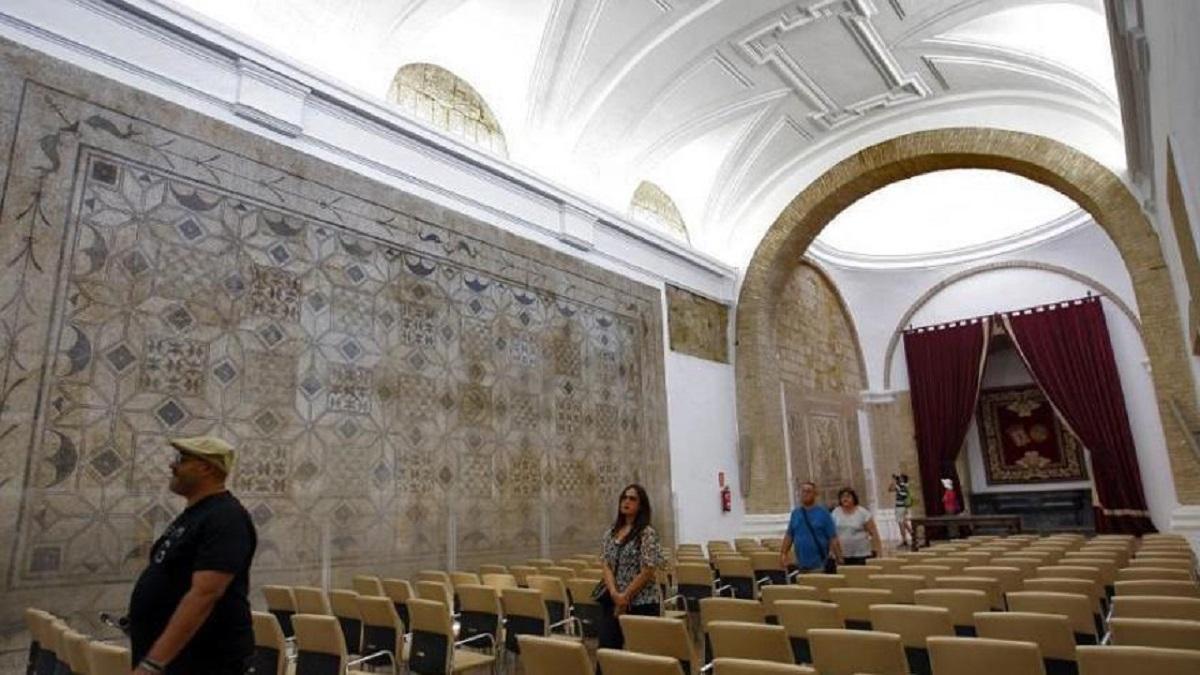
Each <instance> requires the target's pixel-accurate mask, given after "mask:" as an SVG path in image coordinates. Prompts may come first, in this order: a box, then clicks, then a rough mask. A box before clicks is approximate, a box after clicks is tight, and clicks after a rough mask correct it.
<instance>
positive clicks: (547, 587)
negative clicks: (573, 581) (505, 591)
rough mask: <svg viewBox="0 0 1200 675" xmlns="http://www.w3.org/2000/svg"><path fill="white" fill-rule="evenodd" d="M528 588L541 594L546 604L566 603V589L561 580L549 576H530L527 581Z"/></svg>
mask: <svg viewBox="0 0 1200 675" xmlns="http://www.w3.org/2000/svg"><path fill="white" fill-rule="evenodd" d="M527 581H528V583H529V587H530V588H532V589H534V590H537V591H541V592H542V599H543V600H544V601H546V602H561V603H567V602H568V599H567V587H566V584H564V583H563V580H562V579H560V578H558V577H555V576H550V575H543V574H531V575H529V578H528V579H527Z"/></svg>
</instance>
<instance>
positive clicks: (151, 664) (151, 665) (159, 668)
mask: <svg viewBox="0 0 1200 675" xmlns="http://www.w3.org/2000/svg"><path fill="white" fill-rule="evenodd" d="M138 668H141V669H142V670H148V671H150V672H152V673H161V672H163V671H164V670H166V666H164V665H163V664H161V663H158V662H157V661H151V660H150V659H142V662H141V663H139V664H138Z"/></svg>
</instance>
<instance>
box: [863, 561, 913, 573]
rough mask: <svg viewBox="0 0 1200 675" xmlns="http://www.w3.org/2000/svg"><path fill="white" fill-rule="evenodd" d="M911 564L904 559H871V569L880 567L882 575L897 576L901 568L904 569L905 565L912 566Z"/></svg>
mask: <svg viewBox="0 0 1200 675" xmlns="http://www.w3.org/2000/svg"><path fill="white" fill-rule="evenodd" d="M912 564H913V562H912V561H911V560H905V559H904V558H872V559H871V566H872V567H882V568H883V573H884V574H899V573H900V568H901V567H904V566H905V565H912Z"/></svg>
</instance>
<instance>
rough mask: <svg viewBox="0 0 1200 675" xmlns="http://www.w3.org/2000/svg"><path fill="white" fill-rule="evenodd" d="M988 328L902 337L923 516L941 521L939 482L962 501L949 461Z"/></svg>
mask: <svg viewBox="0 0 1200 675" xmlns="http://www.w3.org/2000/svg"><path fill="white" fill-rule="evenodd" d="M990 337H991V322H990V320H988V319H976V320H972V321H969V322H962V323H958V324H950V325H946V326H931V327H929V328H920V329H917V330H911V331H907V332H906V333H904V356H905V359H906V360H907V361H908V384H909V389H910V390H911V392H912V409H913V422H914V425H915V427H916V432H917V455H918V458H919V460H920V469H921V494H922V496H924V498H925V513H926V514H927V515H930V516H937V515H943V514H944V513H945V509H943V507H942V486H941V479H942V478H950V479H952V480H953V481H954V488H955V490H956V491H957V492H958V495H959V500H960V503H961V500H962V485H961V484H960V483H959V481H958V471H957V470H956V469H955V468H954V460H955V459H957V457H958V452H959V450H961V449H962V445H963V440H964V439H965V438H966V435H967V428H968V427H969V426H970V425H971V417H972V416H973V415H974V414H975V403H976V401H977V400H978V399H979V384H980V380H981V379H982V377H983V364H984V360H985V358H986V356H987V345H988V340H989V338H990Z"/></svg>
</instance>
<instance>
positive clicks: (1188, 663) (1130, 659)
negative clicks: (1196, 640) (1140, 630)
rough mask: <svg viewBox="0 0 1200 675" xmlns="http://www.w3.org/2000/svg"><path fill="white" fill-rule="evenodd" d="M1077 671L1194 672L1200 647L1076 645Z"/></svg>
mask: <svg viewBox="0 0 1200 675" xmlns="http://www.w3.org/2000/svg"><path fill="white" fill-rule="evenodd" d="M1075 655H1076V659H1077V661H1078V662H1079V675H1130V674H1131V673H1154V675H1196V673H1200V651H1194V650H1190V649H1161V648H1158V647H1119V646H1113V645H1109V646H1104V647H1078V648H1077V649H1076V650H1075Z"/></svg>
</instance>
